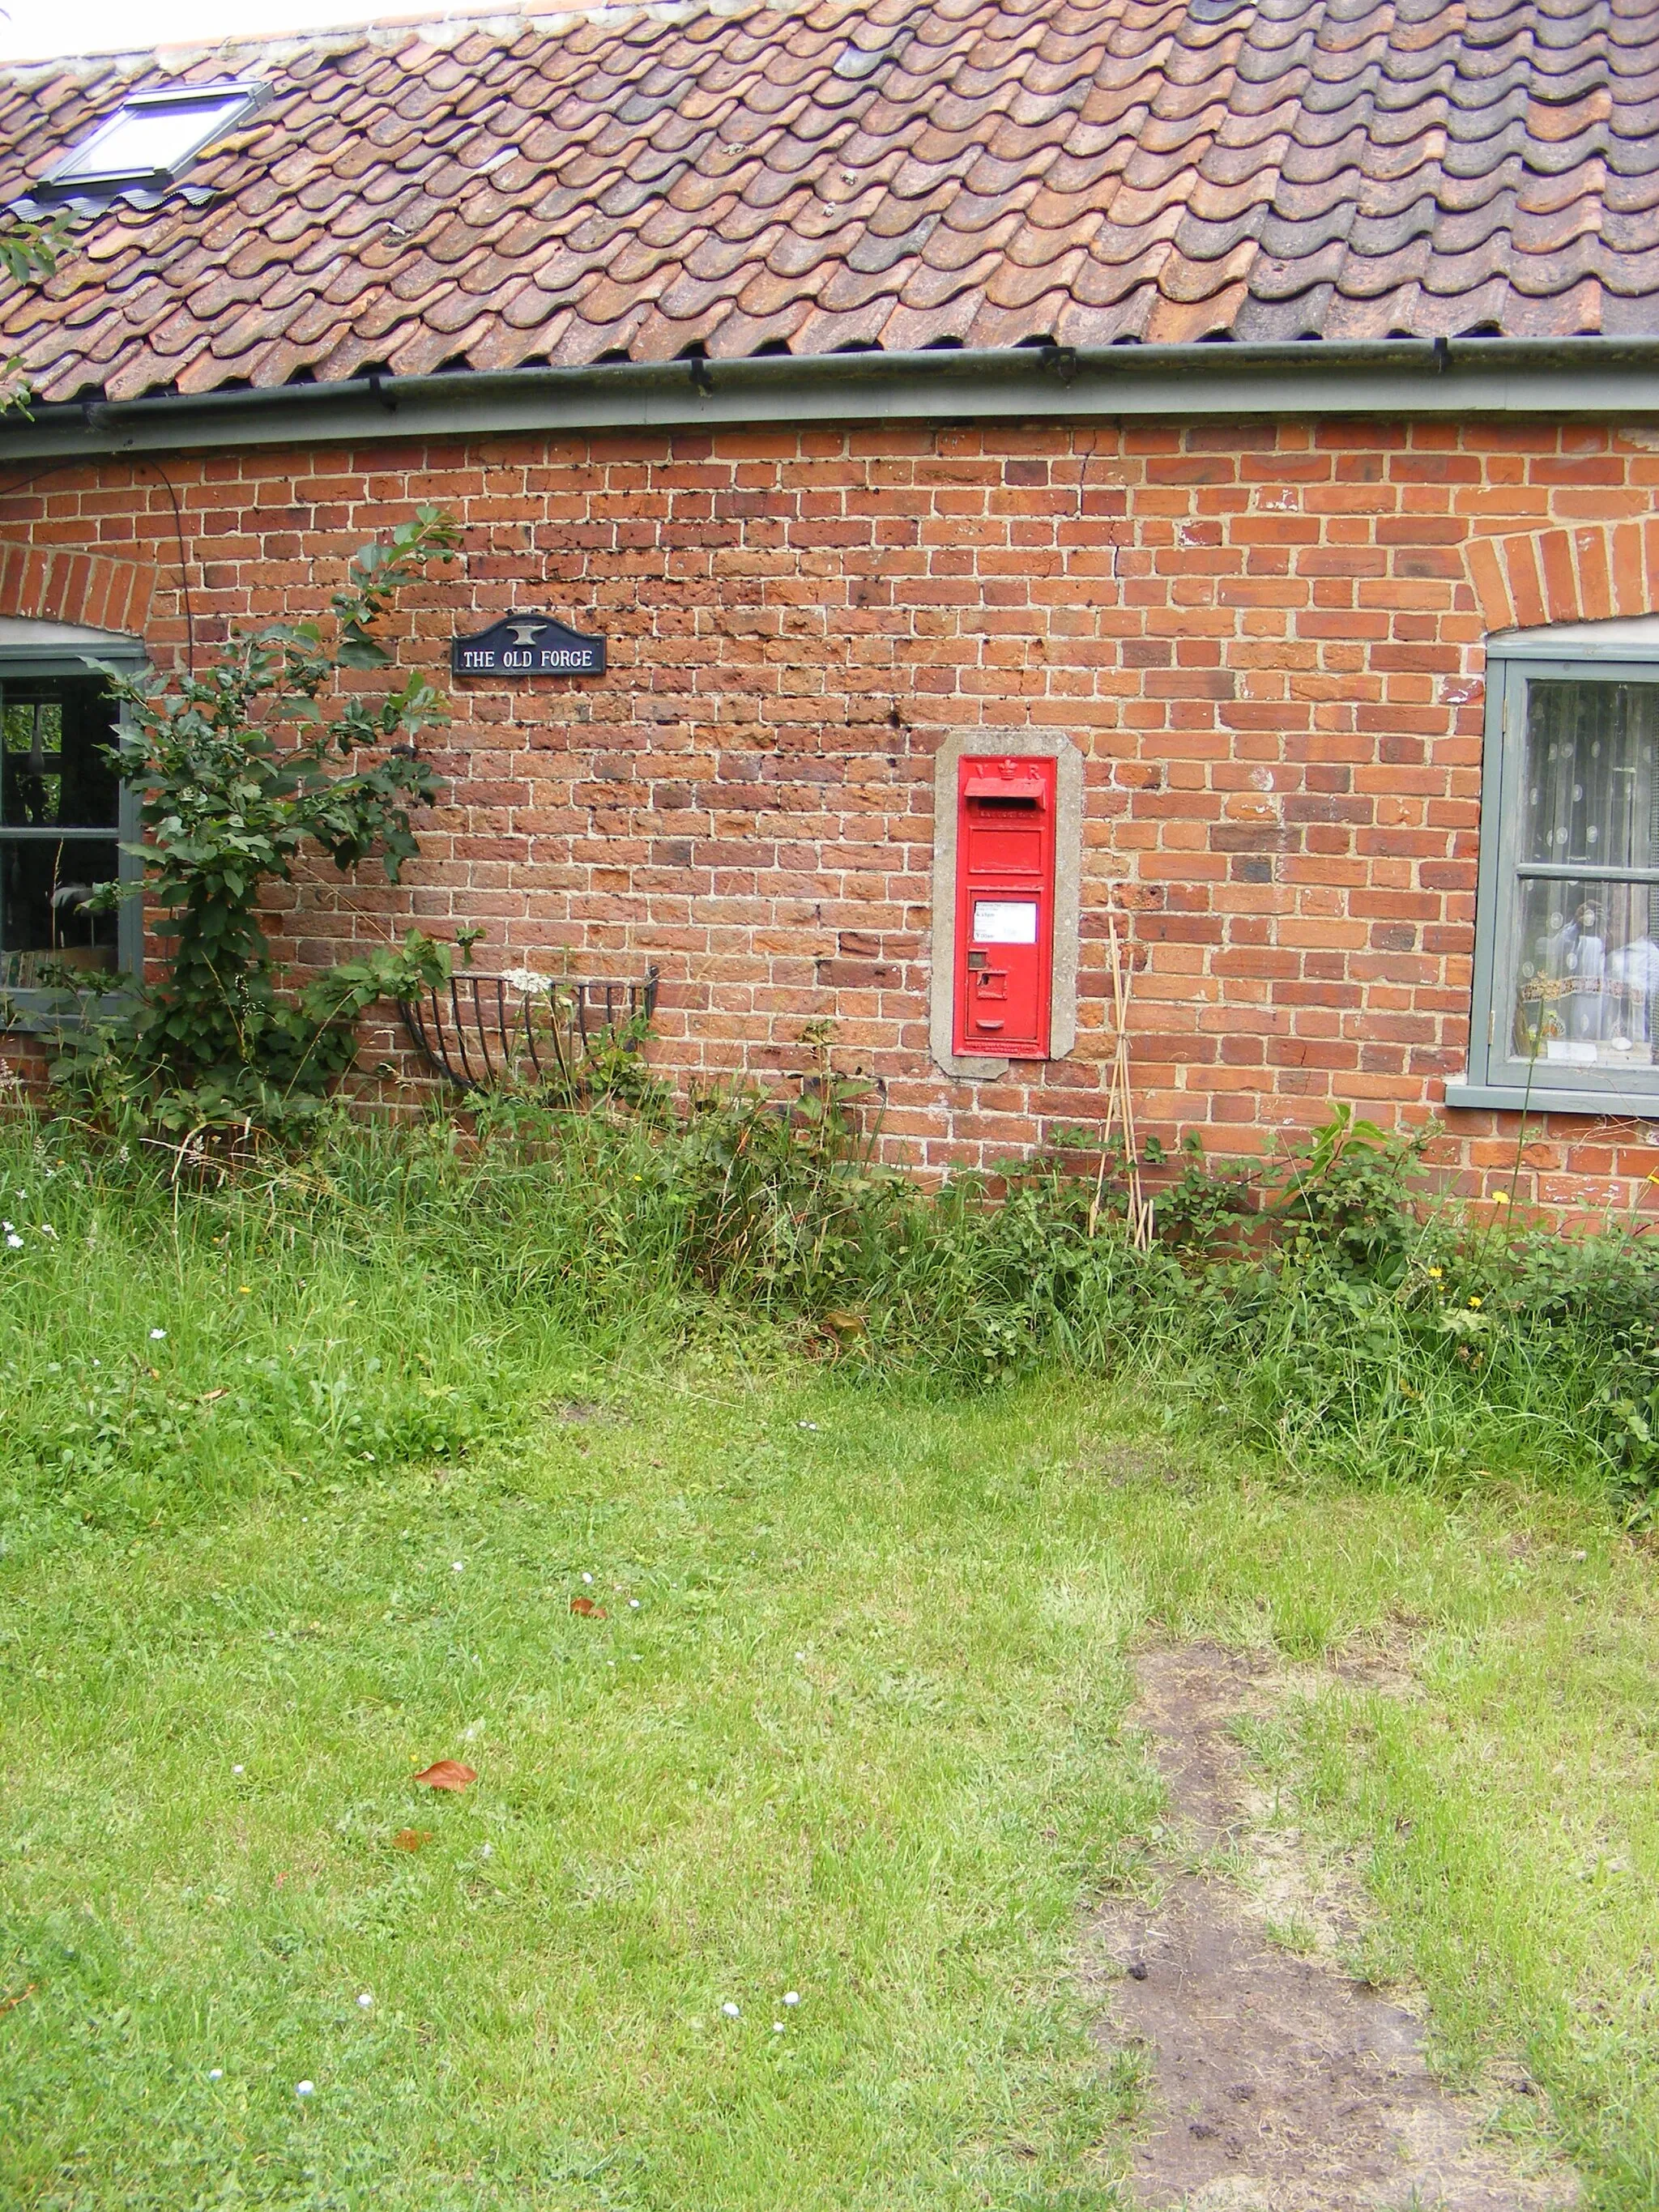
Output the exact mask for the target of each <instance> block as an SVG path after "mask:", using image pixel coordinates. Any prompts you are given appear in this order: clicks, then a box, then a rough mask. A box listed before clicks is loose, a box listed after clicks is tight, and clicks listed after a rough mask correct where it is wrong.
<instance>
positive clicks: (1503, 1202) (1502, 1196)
mask: <svg viewBox="0 0 1659 2212" xmlns="http://www.w3.org/2000/svg"><path fill="white" fill-rule="evenodd" d="M1509 1202H1510V1194H1509V1193H1508V1191H1506V1190H1495V1191H1493V1193H1492V1204H1493V1205H1494V1206H1507V1205H1508V1204H1509Z"/></svg>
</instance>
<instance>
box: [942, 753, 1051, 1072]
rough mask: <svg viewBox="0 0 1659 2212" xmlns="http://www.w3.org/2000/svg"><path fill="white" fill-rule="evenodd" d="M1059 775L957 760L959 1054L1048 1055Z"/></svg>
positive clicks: (1029, 761)
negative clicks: (1055, 805) (1055, 811)
mask: <svg viewBox="0 0 1659 2212" xmlns="http://www.w3.org/2000/svg"><path fill="white" fill-rule="evenodd" d="M1056 776H1057V763H1055V762H1054V761H1052V760H1039V759H1034V758H1020V757H1005V756H1002V755H996V756H994V757H989V758H985V759H968V760H963V761H962V762H961V763H959V765H958V768H957V912H956V1020H955V1029H954V1048H955V1049H956V1050H957V1052H960V1053H985V1054H995V1055H996V1056H997V1057H998V1058H999V1059H1002V1060H1046V1059H1047V1058H1048V1000H1049V994H1050V990H1051V986H1052V981H1053V975H1054V793H1055V788H1056Z"/></svg>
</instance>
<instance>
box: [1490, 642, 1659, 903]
mask: <svg viewBox="0 0 1659 2212" xmlns="http://www.w3.org/2000/svg"><path fill="white" fill-rule="evenodd" d="M1656 760H1659V684H1563V683H1541V684H1536V683H1535V684H1528V686H1527V758H1526V764H1525V772H1524V773H1525V782H1524V787H1523V788H1522V807H1521V820H1522V836H1521V858H1522V860H1523V861H1526V860H1545V861H1555V862H1558V863H1560V862H1566V861H1573V860H1577V861H1578V862H1579V863H1580V864H1581V865H1582V864H1584V863H1588V864H1589V866H1592V867H1600V868H1655V867H1659V775H1656V774H1655V767H1656Z"/></svg>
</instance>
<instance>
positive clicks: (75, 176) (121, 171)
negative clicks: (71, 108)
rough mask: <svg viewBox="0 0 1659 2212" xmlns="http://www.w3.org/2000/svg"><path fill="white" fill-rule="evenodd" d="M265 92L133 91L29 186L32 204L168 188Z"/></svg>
mask: <svg viewBox="0 0 1659 2212" xmlns="http://www.w3.org/2000/svg"><path fill="white" fill-rule="evenodd" d="M265 90H266V88H265V87H264V85H263V84H204V85H191V86H189V87H188V88H185V87H174V88H172V89H171V90H168V91H166V92H135V93H132V94H130V95H129V96H128V98H127V99H125V100H123V101H122V103H121V105H120V106H119V107H118V108H117V109H116V111H115V112H114V114H113V115H112V116H109V117H107V118H106V120H105V121H104V122H102V123H100V125H99V126H98V128H97V129H96V130H95V131H94V132H93V134H92V136H91V137H90V138H88V139H86V140H84V141H83V142H82V144H80V145H79V146H76V147H75V148H73V149H72V150H71V151H70V153H69V154H67V155H65V156H64V159H63V160H62V161H60V162H59V163H58V167H56V168H55V169H54V170H53V171H52V174H51V175H50V176H49V177H47V178H46V179H44V180H43V181H42V182H41V183H40V185H37V186H36V187H35V197H36V198H37V199H45V198H52V199H68V198H70V197H73V196H74V195H75V194H76V193H78V192H82V191H96V190H98V189H99V188H100V187H101V188H103V189H105V190H108V189H109V188H110V187H111V186H112V185H149V186H151V187H152V188H156V187H160V186H162V185H170V184H172V183H173V181H174V180H175V179H177V178H178V177H179V175H180V174H181V173H183V172H184V170H185V169H186V168H187V167H189V166H190V164H191V161H194V160H195V158H196V156H197V155H198V154H199V153H201V152H202V151H203V149H204V148H205V147H207V146H209V145H210V144H211V143H212V142H213V141H214V140H215V139H216V138H222V137H223V136H224V134H225V132H226V131H228V130H230V129H231V127H232V126H233V125H235V124H237V123H240V121H241V119H242V118H243V117H244V116H245V115H246V114H248V113H250V112H252V109H253V108H254V107H256V106H258V103H259V101H260V100H262V99H263V98H264V94H265Z"/></svg>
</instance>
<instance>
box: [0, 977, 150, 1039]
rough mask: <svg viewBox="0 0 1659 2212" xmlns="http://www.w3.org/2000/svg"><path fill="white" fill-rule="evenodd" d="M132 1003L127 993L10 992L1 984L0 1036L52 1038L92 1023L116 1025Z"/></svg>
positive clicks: (129, 994)
mask: <svg viewBox="0 0 1659 2212" xmlns="http://www.w3.org/2000/svg"><path fill="white" fill-rule="evenodd" d="M132 1003H133V1001H132V996H131V993H130V992H126V991H70V990H40V989H36V988H33V987H28V988H22V987H20V988H17V989H9V988H8V987H6V986H5V985H4V984H3V983H0V1036H3V1035H4V1034H5V1033H6V1032H7V1031H10V1032H11V1033H12V1034H14V1035H15V1034H18V1033H20V1032H21V1035H23V1036H52V1035H54V1034H57V1033H58V1032H61V1031H63V1030H80V1029H84V1028H85V1027H86V1026H87V1024H88V1021H98V1020H102V1021H113V1020H114V1019H116V1018H117V1017H118V1016H119V1015H121V1014H124V1013H126V1012H130V1011H131V1006H132Z"/></svg>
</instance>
